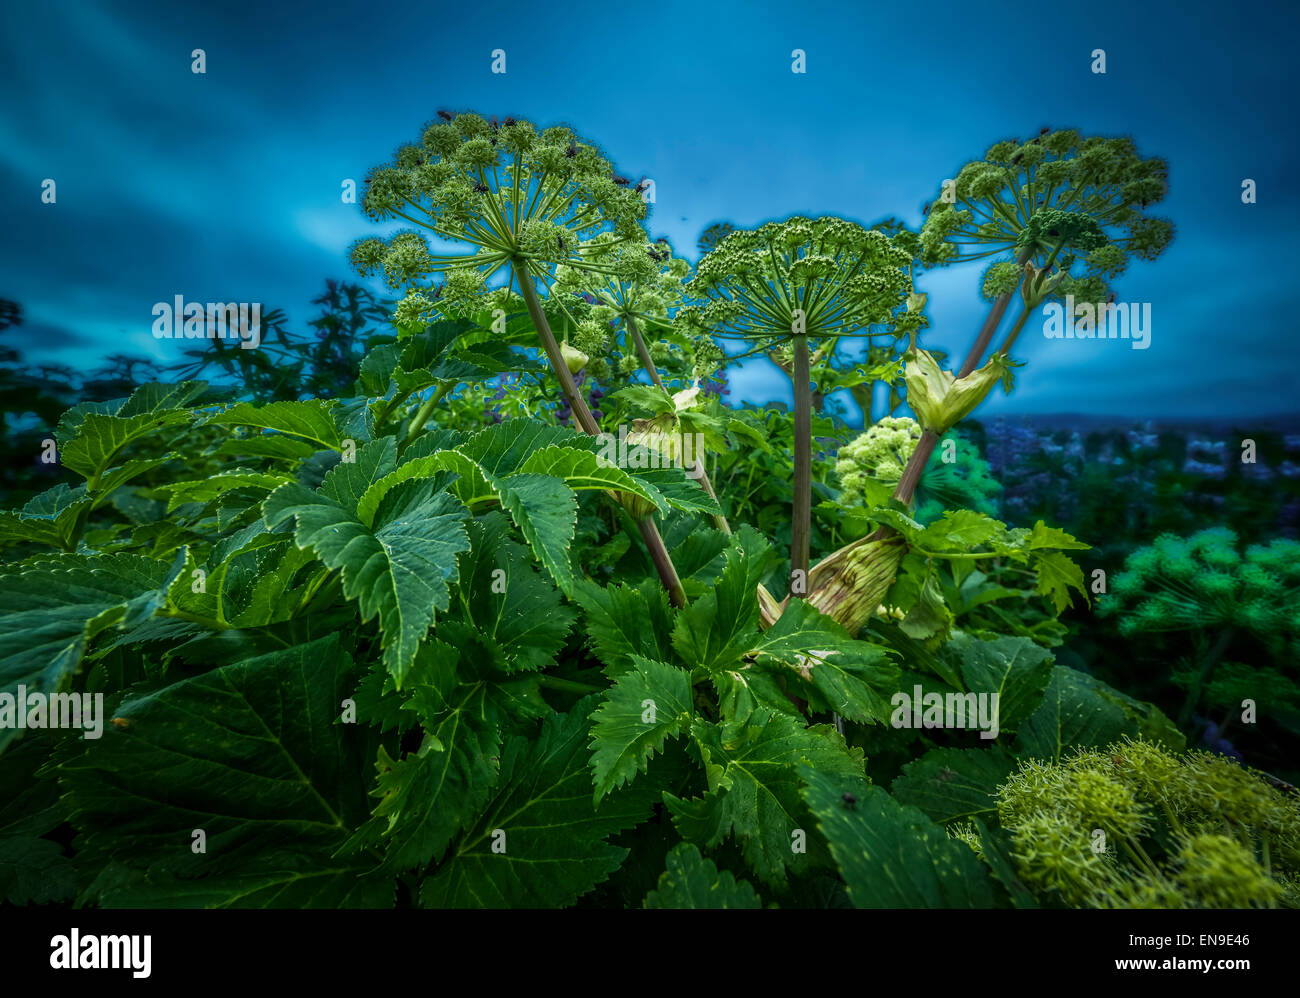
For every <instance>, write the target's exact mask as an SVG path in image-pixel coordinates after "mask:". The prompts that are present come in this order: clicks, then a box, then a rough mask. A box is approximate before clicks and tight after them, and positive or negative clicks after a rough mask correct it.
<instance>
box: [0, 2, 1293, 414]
mask: <svg viewBox="0 0 1300 998" xmlns="http://www.w3.org/2000/svg"><path fill="white" fill-rule="evenodd" d="M1298 10H1300V7H1297V5H1295V4H1294V3H1291V4H1260V3H1253V2H1243V3H1236V4H1231V5H1229V4H1222V3H1221V4H1202V3H1195V2H1186V0H1184V2H1178V3H1164V2H1158V3H1142V4H1139V5H1135V4H1133V3H1131V2H1113V3H1112V2H1101V3H1087V4H1068V5H1064V4H1033V3H1023V2H1017V3H1003V2H996V3H985V4H977V3H964V4H946V3H933V2H932V3H926V4H888V5H884V4H877V3H870V4H866V3H861V2H859V3H854V4H839V3H821V2H819V3H816V4H776V3H767V2H761V0H747V2H739V3H733V2H721V3H719V2H709V3H698V2H691V3H678V2H667V3H656V4H640V5H633V4H612V3H603V4H596V3H584V2H576V3H564V4H555V5H548V4H538V3H530V4H522V3H496V4H492V5H490V6H489V5H477V4H463V3H462V4H456V5H446V6H444V5H432V4H417V3H403V2H389V3H385V4H382V5H381V4H336V3H329V2H314V3H303V2H298V0H292V2H277V3H273V4H263V3H248V2H223V3H220V4H175V3H154V2H129V0H128V2H117V3H111V4H110V3H93V2H79V3H74V2H69V0H47V2H44V3H41V4H25V5H22V6H21V8H20V7H19V6H18V5H13V4H10V5H6V6H5V7H4V9H3V12H0V93H3V94H4V98H3V105H2V107H0V209H2V211H3V217H4V219H5V222H4V226H5V230H6V238H5V239H4V240H3V242H0V297H5V298H12V299H16V300H18V301H19V302H21V303H22V305H23V306H24V309H25V312H26V317H27V321H26V324H25V325H24V326H22V327H19V328H17V329H13V330H10V331H9V332H8V333H7V334H5V339H4V342H5V343H7V345H10V346H14V347H17V348H19V349H21V350H22V351H23V353H24V356H25V357H27V358H28V359H30V360H42V361H52V360H57V361H61V362H64V363H70V364H73V365H76V366H78V367H88V366H93V365H94V364H95V363H96V361H97V358H98V357H100V356H102V355H105V354H109V353H136V354H147V355H153V356H157V357H159V358H161V359H164V360H171V359H179V358H174V357H173V355H172V354H170V353H169V352H168V351H169V350H173V349H174V350H179V349H180V348H181V347H182V346H183V345H184V344H183V342H182V343H176V342H169V341H157V340H155V339H154V338H153V336H152V335H151V333H150V324H151V322H152V315H151V309H152V306H153V304H154V303H155V302H159V301H171V300H172V298H173V297H174V296H175V295H177V294H181V295H184V296H185V297H186V298H187V299H189V300H196V301H198V300H202V301H209V300H222V301H230V300H235V301H260V302H264V303H265V304H266V305H267V307H272V306H278V307H282V308H285V309H286V310H287V311H288V313H289V315H290V317H291V319H292V320H294V327H295V328H297V329H303V328H304V326H303V324H304V323H305V321H306V319H308V318H309V317H311V315H312V314H313V312H314V309H313V308H312V306H310V304H309V302H310V299H311V298H312V297H313V296H314V295H316V294H318V293H319V292H320V290H321V289H322V287H323V282H324V279H325V278H326V277H343V278H351V277H352V276H353V275H352V274H351V272H350V269H349V267H348V264H347V262H346V257H345V251H346V249H347V247H348V245H349V244H350V243H351V241H352V240H353V239H355V238H356V237H357V236H360V235H365V234H369V233H372V232H374V231H375V227H374V226H373V225H372V224H371V223H369V222H368V221H367V220H366V219H365V218H364V217H363V216H362V215H361V212H360V210H359V208H358V207H357V206H356V205H347V204H343V203H342V201H341V199H340V189H341V184H342V182H343V181H344V180H345V179H348V178H352V179H356V180H357V181H360V180H361V178H362V177H363V176H364V174H365V172H366V169H367V168H368V167H370V166H372V165H374V164H376V163H379V162H381V161H384V160H386V159H387V158H388V156H389V155H390V153H391V152H392V151H393V150H394V149H395V148H396V147H397V146H398V145H400V144H402V143H405V142H408V141H412V140H413V139H415V138H416V137H417V136H418V135H419V132H420V128H421V125H422V123H423V122H424V121H426V120H427V119H428V118H430V117H432V116H433V113H434V111H435V110H437V109H438V108H451V109H467V108H468V109H474V110H479V111H481V112H482V113H484V114H492V113H496V114H499V115H506V114H514V115H516V116H523V117H527V118H530V119H532V120H534V121H537V122H538V123H539V124H551V123H556V122H560V121H565V122H567V123H569V124H571V125H573V126H574V127H575V128H577V129H578V130H579V131H580V132H581V133H582V134H583V135H584V136H586V137H588V138H589V139H591V140H593V141H595V142H598V143H599V144H601V145H602V146H603V147H604V148H605V149H606V150H607V152H608V153H609V154H610V155H611V156H612V157H613V158H614V160H615V162H616V164H617V166H618V168H619V169H620V171H621V172H623V173H626V174H629V175H632V176H640V175H641V174H645V175H647V176H649V177H651V178H653V179H654V181H655V185H656V199H657V200H656V204H655V206H654V211H653V213H652V215H651V218H650V227H651V230H652V233H653V234H654V235H656V236H659V235H663V236H667V237H668V238H669V239H671V240H672V241H673V243H674V244H675V245H676V246H677V247H678V248H679V250H681V251H683V252H688V253H693V248H694V245H695V241H696V239H697V237H698V235H699V233H700V231H701V230H702V229H703V228H704V227H705V226H706V225H708V224H709V223H711V222H713V221H716V220H719V219H728V220H731V221H732V222H734V223H735V224H737V225H741V226H746V225H751V224H755V223H758V222H761V221H765V220H767V219H770V218H779V217H784V216H787V215H790V214H796V213H803V214H839V215H843V216H845V217H848V218H853V219H857V220H859V221H862V222H866V223H870V222H874V221H876V220H878V219H880V218H883V217H885V216H888V215H895V216H897V217H899V218H902V219H903V220H905V221H907V222H908V223H910V224H913V225H916V224H919V222H920V220H921V206H922V205H923V204H924V203H925V202H926V201H929V200H932V199H933V198H934V196H935V194H936V192H937V190H938V186H939V183H940V181H942V180H943V179H944V178H945V177H951V176H954V175H955V172H956V170H957V169H958V168H959V167H960V166H961V164H962V163H964V162H966V161H967V160H969V159H972V158H977V157H979V156H980V155H981V154H982V153H983V151H984V150H985V149H986V148H987V147H988V146H989V145H990V144H992V143H993V142H994V141H997V140H999V139H1002V138H1008V137H1014V136H1021V137H1025V136H1028V135H1031V134H1033V133H1035V132H1036V131H1037V130H1038V129H1039V128H1040V127H1042V126H1044V125H1050V126H1052V127H1054V128H1057V127H1075V128H1079V129H1080V130H1082V131H1084V132H1085V133H1090V134H1128V135H1131V136H1133V137H1134V139H1135V140H1136V141H1137V143H1138V147H1139V150H1140V151H1141V152H1142V153H1143V154H1144V155H1159V156H1163V157H1165V158H1167V159H1168V160H1169V162H1170V184H1171V192H1170V195H1169V197H1168V198H1166V200H1165V202H1164V203H1163V205H1162V206H1161V207H1162V213H1163V214H1164V215H1166V216H1167V217H1170V218H1171V219H1172V220H1173V221H1174V222H1175V224H1176V226H1177V236H1176V238H1175V241H1174V243H1173V245H1172V246H1171V247H1170V248H1169V249H1168V250H1167V251H1166V252H1165V254H1164V255H1163V256H1162V257H1161V258H1160V259H1159V260H1158V261H1156V262H1155V263H1152V264H1143V263H1140V262H1138V263H1135V264H1134V265H1133V266H1132V267H1130V269H1129V271H1128V272H1127V273H1126V274H1125V276H1124V278H1123V279H1122V280H1121V281H1120V282H1119V284H1118V291H1119V295H1120V298H1121V299H1122V300H1128V301H1146V302H1150V303H1151V305H1152V317H1153V327H1154V328H1153V332H1152V345H1151V348H1150V349H1148V350H1143V351H1135V350H1132V349H1130V347H1129V346H1128V345H1127V344H1125V343H1120V342H1105V343H1096V342H1087V341H1083V342H1071V341H1065V342H1062V341H1048V340H1046V339H1044V338H1043V337H1042V336H1035V335H1030V333H1031V331H1032V330H1033V326H1032V325H1031V327H1030V329H1029V330H1027V331H1026V334H1025V335H1023V336H1022V337H1021V339H1020V342H1019V345H1018V349H1017V354H1018V356H1019V357H1020V358H1021V359H1023V360H1026V361H1028V366H1027V368H1025V369H1024V371H1023V373H1022V377H1021V379H1020V385H1019V386H1018V387H1017V390H1016V392H1015V394H1014V395H1013V396H1012V397H1011V398H1009V399H1008V398H1003V397H1002V396H1001V395H1000V394H999V393H995V395H993V396H991V397H990V400H989V402H988V403H986V406H985V408H983V409H981V415H997V414H999V413H1012V412H1084V413H1093V414H1106V415H1126V416H1132V417H1134V418H1138V417H1141V418H1147V417H1179V416H1183V417H1193V416H1196V417H1199V416H1222V417H1234V418H1237V417H1242V416H1249V415H1251V414H1258V415H1261V416H1262V415H1272V414H1278V413H1282V412H1293V411H1296V410H1297V409H1300V406H1297V404H1296V403H1295V401H1294V399H1295V396H1296V392H1295V385H1296V382H1297V376H1298V375H1300V362H1298V360H1297V357H1298V356H1300V354H1298V353H1297V351H1296V350H1295V349H1294V347H1293V345H1292V338H1293V337H1294V336H1295V335H1296V334H1295V333H1294V331H1293V326H1294V323H1293V320H1292V318H1291V313H1290V307H1291V288H1292V286H1293V285H1294V283H1295V278H1294V271H1293V265H1292V264H1291V263H1290V262H1289V259H1290V254H1289V253H1288V252H1287V251H1289V250H1291V248H1292V247H1291V244H1292V243H1293V241H1294V237H1295V229H1296V221H1295V220H1296V218H1297V217H1298V214H1297V208H1298V207H1300V206H1298V205H1297V200H1298V197H1297V192H1296V185H1295V182H1294V178H1295V177H1296V176H1297V175H1300V156H1298V155H1297V151H1296V142H1295V124H1296V122H1295V116H1294V114H1293V112H1292V110H1291V107H1290V104H1291V102H1292V101H1293V100H1294V99H1295V95H1296V93H1297V92H1298V90H1300V88H1298V87H1297V79H1296V76H1297V73H1296V70H1295V68H1294V66H1295V59H1294V55H1293V53H1292V51H1291V45H1292V43H1293V41H1294V38H1295V37H1296V34H1297V27H1300V23H1298V22H1300V14H1298V13H1297V11H1298ZM195 48H202V49H204V50H205V52H206V57H207V73H206V74H204V75H196V74H193V73H191V71H190V53H191V51H192V50H193V49H195ZM796 48H801V49H803V50H804V51H805V52H806V53H807V73H806V74H803V75H796V74H794V73H792V72H791V71H790V64H791V51H792V50H793V49H796ZM1095 48H1102V49H1104V50H1105V51H1106V60H1107V72H1106V73H1105V75H1097V74H1094V73H1092V72H1091V70H1090V63H1091V52H1092V50H1093V49H1095ZM494 49H504V50H505V52H506V58H507V72H506V73H505V74H503V75H502V74H493V73H492V72H491V53H492V51H493V50H494ZM45 178H52V179H54V180H55V181H56V183H57V185H58V186H57V192H58V200H57V203H56V204H53V205H48V204H42V203H41V199H40V194H41V182H42V180H44V179H45ZM1243 178H1252V179H1254V180H1255V181H1256V182H1257V185H1258V203H1256V204H1254V205H1243V204H1242V203H1241V197H1240V192H1241V182H1242V180H1243ZM1284 254H1285V255H1284ZM980 274H981V267H980V265H979V264H972V265H970V266H967V267H962V268H953V269H949V270H946V271H938V272H930V273H927V274H925V275H924V276H923V278H922V280H921V282H920V283H921V289H922V290H924V291H927V292H928V293H929V296H930V298H929V312H930V315H931V319H932V323H933V325H932V328H931V330H930V331H929V332H928V343H929V344H930V345H932V346H935V347H941V348H945V349H948V350H950V351H954V352H956V351H961V352H963V353H964V351H965V349H966V348H967V346H968V345H969V343H970V342H971V341H972V339H973V337H974V335H975V332H976V330H977V328H978V326H979V323H980V321H981V319H982V316H983V312H984V308H985V306H984V305H983V304H982V303H981V302H980V299H979V297H978V294H977V289H978V284H979V279H980ZM737 396H739V397H742V398H747V399H749V400H752V401H756V402H764V401H767V400H769V399H788V398H789V382H788V381H786V380H785V379H784V378H783V377H782V376H780V375H779V374H777V373H776V372H775V371H774V370H773V369H770V368H765V367H764V366H763V365H761V364H758V363H753V364H750V365H747V367H746V369H745V370H744V371H742V372H739V373H737V374H734V375H733V398H734V397H737Z"/></svg>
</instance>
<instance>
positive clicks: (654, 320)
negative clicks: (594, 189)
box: [551, 233, 690, 373]
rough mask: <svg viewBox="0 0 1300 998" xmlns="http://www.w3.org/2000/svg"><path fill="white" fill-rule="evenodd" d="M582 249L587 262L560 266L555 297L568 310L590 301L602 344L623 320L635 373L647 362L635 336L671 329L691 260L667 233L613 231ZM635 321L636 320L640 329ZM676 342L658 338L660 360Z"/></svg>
mask: <svg viewBox="0 0 1300 998" xmlns="http://www.w3.org/2000/svg"><path fill="white" fill-rule="evenodd" d="M579 253H580V254H581V256H582V260H583V265H582V266H581V267H575V266H570V265H568V264H562V265H560V266H558V267H557V268H556V271H555V282H554V284H552V286H551V294H552V299H551V300H552V301H553V302H555V303H556V304H557V305H558V306H559V307H560V308H563V309H566V310H567V309H568V308H569V306H570V304H571V303H574V302H576V301H581V302H583V303H584V304H587V305H588V307H589V309H590V316H591V325H592V327H593V328H592V331H591V334H590V335H592V336H593V337H594V336H596V335H597V334H598V335H599V339H600V345H599V347H597V349H603V347H604V345H605V343H606V341H607V340H608V339H609V338H610V334H611V333H612V332H616V330H617V328H618V327H619V326H620V325H622V327H623V328H624V330H625V332H626V333H627V336H628V338H629V342H628V343H627V345H625V347H624V349H623V360H622V361H620V362H619V364H620V368H626V373H631V372H632V371H634V370H636V369H637V368H639V367H640V366H641V360H640V359H639V358H638V357H637V354H636V350H635V347H634V346H633V345H632V344H631V342H630V339H631V337H632V336H633V335H645V336H646V338H647V339H650V336H651V334H652V333H655V334H663V333H665V332H667V331H669V330H670V329H671V327H672V322H671V318H670V316H671V313H672V311H673V310H675V309H676V308H677V307H678V305H679V304H680V303H681V299H682V285H683V282H684V281H685V279H686V277H687V275H688V274H689V273H690V264H688V263H687V262H686V261H685V260H683V259H681V258H680V257H676V256H673V252H672V247H671V245H670V244H669V243H668V241H667V240H665V239H658V240H656V241H654V242H651V241H649V239H645V238H643V239H639V240H637V239H621V238H619V237H618V236H616V235H614V234H613V233H601V234H599V235H597V236H596V237H595V238H594V239H591V240H589V241H588V242H586V243H584V244H582V246H580V247H579ZM629 324H635V327H636V330H637V332H636V334H633V332H632V327H631V326H630V325H629ZM672 345H673V344H672V343H671V342H669V341H668V340H665V339H654V340H652V341H651V350H650V352H651V354H652V356H653V357H654V361H655V362H656V363H663V362H664V360H666V359H667V353H668V352H669V351H670V350H671V348H672ZM588 346H592V347H596V344H595V343H584V345H583V349H587V347H588ZM589 352H591V351H589ZM623 361H626V363H624V362H623Z"/></svg>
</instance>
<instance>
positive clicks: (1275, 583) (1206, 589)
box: [1098, 527, 1300, 656]
mask: <svg viewBox="0 0 1300 998" xmlns="http://www.w3.org/2000/svg"><path fill="white" fill-rule="evenodd" d="M1098 604H1099V611H1100V613H1101V614H1102V615H1103V616H1107V615H1118V616H1119V629H1120V633H1121V634H1124V635H1126V636H1131V635H1135V634H1140V633H1145V632H1157V631H1181V630H1196V629H1202V628H1214V627H1224V626H1229V625H1231V626H1236V627H1240V628H1242V629H1243V630H1246V631H1250V632H1251V633H1253V634H1254V635H1255V636H1256V637H1258V638H1260V639H1262V640H1264V641H1265V642H1266V643H1269V644H1276V645H1277V650H1278V651H1281V650H1283V649H1286V650H1287V651H1289V653H1290V654H1291V655H1292V656H1294V655H1296V654H1297V653H1300V542H1297V541H1293V540H1289V539H1284V538H1279V539H1278V540H1274V541H1272V542H1271V543H1269V544H1256V545H1251V546H1250V547H1247V548H1246V550H1245V551H1244V552H1242V551H1240V550H1239V549H1238V541H1237V535H1236V533H1235V532H1234V531H1232V530H1231V529H1229V528H1227V527H1211V528H1209V529H1207V530H1202V531H1199V532H1197V533H1195V534H1192V535H1191V536H1190V537H1178V536H1175V535H1173V534H1162V535H1161V536H1160V537H1158V538H1156V541H1155V543H1154V544H1152V545H1150V546H1149V547H1145V548H1141V549H1139V550H1138V551H1135V552H1134V553H1133V554H1131V555H1129V557H1128V560H1127V561H1126V562H1125V563H1124V571H1123V572H1120V573H1119V574H1117V575H1116V576H1115V578H1114V580H1113V584H1112V586H1111V592H1110V593H1109V594H1108V595H1106V596H1103V597H1102V598H1101V599H1100V600H1099V601H1098Z"/></svg>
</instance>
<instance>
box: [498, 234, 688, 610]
mask: <svg viewBox="0 0 1300 998" xmlns="http://www.w3.org/2000/svg"><path fill="white" fill-rule="evenodd" d="M513 267H514V271H515V276H516V277H517V278H519V289H520V291H522V292H523V295H524V303H525V304H526V305H527V306H528V314H529V316H530V317H531V318H532V320H533V327H534V328H535V329H536V330H537V338H538V339H539V340H541V342H542V349H543V350H544V351H545V352H546V359H547V360H548V361H550V364H551V370H552V372H554V374H555V377H556V380H557V381H559V382H560V390H561V391H562V392H564V397H565V399H567V400H568V403H569V408H570V409H571V410H572V411H573V416H574V418H575V419H576V420H577V421H578V426H580V427H581V428H582V431H583V432H584V433H587V434H590V435H591V436H593V437H595V436H599V435H600V424H599V423H597V422H596V419H595V417H594V416H592V414H591V410H590V409H588V408H587V400H586V399H584V398H583V397H582V395H581V393H579V391H578V386H577V385H575V384H574V383H573V375H572V374H570V373H569V365H568V364H566V363H565V361H564V355H563V354H561V353H560V345H559V344H558V343H556V342H555V334H554V333H552V332H551V324H550V323H549V322H547V321H546V313H545V312H543V311H542V303H541V302H540V301H538V299H537V290H536V289H535V288H534V287H533V278H532V275H531V274H529V272H528V267H527V266H526V265H525V264H524V263H523V261H521V260H516V261H514V264H513ZM637 527H638V528H639V529H640V531H641V536H642V538H644V540H645V544H646V548H647V550H649V552H650V560H651V561H652V562H653V563H654V566H655V570H656V571H657V572H658V573H659V581H660V582H662V583H663V587H664V589H666V590H667V591H668V598H669V600H671V601H672V604H673V606H677V607H683V606H685V605H686V590H685V589H683V588H682V580H681V578H680V577H678V575H677V568H676V566H674V565H673V560H672V557H671V556H670V555H669V554H668V548H667V547H666V546H665V545H664V539H663V537H662V536H660V534H659V528H658V527H656V526H655V522H654V518H653V517H652V516H644V517H642V518H641V519H639V520H638V521H637Z"/></svg>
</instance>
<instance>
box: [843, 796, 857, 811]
mask: <svg viewBox="0 0 1300 998" xmlns="http://www.w3.org/2000/svg"><path fill="white" fill-rule="evenodd" d="M840 800H842V801H844V806H845V807H847V808H848V809H849V810H850V811H852V810H853V808H854V807H856V806H857V803H858V799H857V797H855V796H854V795H853V794H845V795H844V796H843V797H841V798H840Z"/></svg>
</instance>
